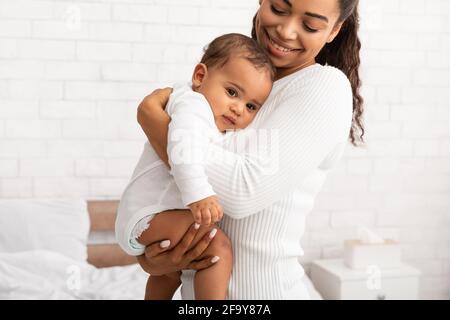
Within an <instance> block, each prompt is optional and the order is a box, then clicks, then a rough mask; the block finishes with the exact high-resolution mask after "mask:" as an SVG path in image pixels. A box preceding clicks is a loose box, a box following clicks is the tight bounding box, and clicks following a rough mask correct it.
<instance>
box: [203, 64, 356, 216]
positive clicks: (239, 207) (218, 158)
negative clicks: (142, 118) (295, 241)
mask: <svg viewBox="0 0 450 320" xmlns="http://www.w3.org/2000/svg"><path fill="white" fill-rule="evenodd" d="M270 103H274V104H276V106H274V108H273V111H271V112H270V113H268V114H266V115H265V116H264V118H261V119H260V120H261V121H259V122H258V125H257V126H256V127H255V128H254V129H256V130H257V131H256V132H257V134H256V135H259V134H260V133H261V132H262V134H266V135H268V136H270V137H271V139H270V143H267V146H266V148H263V149H265V150H263V152H261V146H260V145H258V148H259V149H258V150H256V151H254V149H255V148H252V147H250V146H249V141H252V138H251V135H252V134H254V132H251V131H252V130H241V131H239V132H236V133H235V134H232V135H231V136H230V138H229V139H228V141H227V142H226V144H225V143H221V144H220V145H218V144H210V146H209V150H208V157H207V162H206V166H205V168H206V173H207V175H208V178H209V183H210V184H211V185H212V187H213V189H214V191H215V192H216V194H217V195H218V198H219V200H220V203H221V204H222V206H223V208H224V213H225V214H227V215H229V216H230V217H232V218H236V219H240V218H244V217H247V216H249V215H252V214H255V213H257V212H260V211H261V210H263V209H264V208H267V207H268V206H270V205H271V204H273V203H274V202H276V201H278V200H280V199H281V198H282V197H283V196H284V195H286V194H287V193H288V192H290V191H292V190H293V188H295V187H297V186H299V185H300V184H301V183H302V181H303V180H304V179H305V178H306V177H307V176H308V175H309V174H310V173H311V172H313V170H315V169H317V168H318V167H319V166H320V164H321V162H322V161H323V160H324V159H325V158H326V157H327V156H329V155H330V154H331V153H332V152H333V150H334V149H335V148H336V147H337V146H338V145H342V143H344V142H345V141H347V138H348V135H349V131H350V127H351V121H352V90H351V86H350V83H349V81H348V79H347V77H346V76H345V75H344V74H343V73H342V72H341V71H339V70H338V69H335V68H333V67H319V68H312V69H311V70H308V71H305V72H304V73H302V74H301V76H299V77H296V78H294V79H292V81H291V82H289V83H288V84H286V87H284V88H283V89H281V90H280V91H279V92H278V93H277V95H276V96H275V97H274V98H273V99H272V100H271V102H270ZM264 107H265V106H263V108H264ZM267 107H269V106H267ZM238 140H239V141H240V142H239V143H238ZM242 144H243V147H242V148H237V149H236V145H242Z"/></svg>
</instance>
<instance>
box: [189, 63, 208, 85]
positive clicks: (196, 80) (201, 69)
mask: <svg viewBox="0 0 450 320" xmlns="http://www.w3.org/2000/svg"><path fill="white" fill-rule="evenodd" d="M207 74H208V67H207V66H206V65H205V64H204V63H199V64H197V65H196V66H195V69H194V73H193V74H192V85H193V87H194V88H195V89H198V88H199V87H200V86H201V85H202V83H203V80H205V77H206V75H207Z"/></svg>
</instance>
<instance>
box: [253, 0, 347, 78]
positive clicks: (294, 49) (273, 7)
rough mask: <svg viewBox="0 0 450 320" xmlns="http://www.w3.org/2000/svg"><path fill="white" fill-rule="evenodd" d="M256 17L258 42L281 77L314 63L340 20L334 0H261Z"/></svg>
mask: <svg viewBox="0 0 450 320" xmlns="http://www.w3.org/2000/svg"><path fill="white" fill-rule="evenodd" d="M260 3H261V7H260V9H259V11H258V15H257V18H256V24H255V28H256V34H257V37H258V42H259V43H260V45H262V46H263V47H264V48H265V49H266V50H267V51H268V52H269V55H270V58H271V60H272V62H273V64H274V65H275V67H276V68H277V78H282V77H284V76H286V75H288V74H291V73H293V72H295V71H297V70H299V69H302V68H305V67H307V66H309V65H312V64H314V63H315V57H316V56H317V55H318V54H319V52H320V50H321V49H322V48H323V47H324V46H325V44H326V43H327V42H331V41H333V39H334V38H335V37H336V35H337V34H338V32H339V30H340V27H341V24H340V23H337V21H338V19H339V16H340V9H339V1H338V0H262V1H260Z"/></svg>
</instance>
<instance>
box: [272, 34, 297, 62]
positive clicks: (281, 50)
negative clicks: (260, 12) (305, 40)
mask: <svg viewBox="0 0 450 320" xmlns="http://www.w3.org/2000/svg"><path fill="white" fill-rule="evenodd" d="M264 34H265V36H266V40H267V41H266V43H267V48H268V51H269V53H271V54H272V55H274V56H277V57H280V58H282V57H286V56H288V55H290V54H293V53H296V52H299V51H302V49H294V48H291V47H289V46H286V45H284V44H282V43H280V41H279V40H276V39H274V38H272V37H271V36H270V35H269V33H268V32H267V30H264Z"/></svg>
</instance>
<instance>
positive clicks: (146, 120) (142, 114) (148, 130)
mask: <svg viewBox="0 0 450 320" xmlns="http://www.w3.org/2000/svg"><path fill="white" fill-rule="evenodd" d="M171 93H172V88H164V89H156V90H155V91H153V92H152V93H151V94H150V95H148V96H146V97H145V98H144V100H142V102H141V103H140V104H139V107H138V112H137V120H138V122H139V124H140V125H141V127H142V130H144V133H145V135H146V136H147V139H148V141H149V142H150V144H151V145H152V147H153V149H154V150H155V151H156V153H157V154H158V156H159V157H160V158H161V160H162V161H164V162H165V163H166V165H167V166H169V158H168V156H167V135H168V132H169V123H170V117H169V115H168V114H167V113H166V112H165V111H164V109H165V107H166V104H167V102H168V101H169V97H170V94H171Z"/></svg>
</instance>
